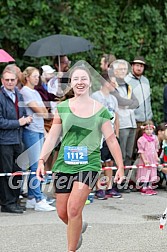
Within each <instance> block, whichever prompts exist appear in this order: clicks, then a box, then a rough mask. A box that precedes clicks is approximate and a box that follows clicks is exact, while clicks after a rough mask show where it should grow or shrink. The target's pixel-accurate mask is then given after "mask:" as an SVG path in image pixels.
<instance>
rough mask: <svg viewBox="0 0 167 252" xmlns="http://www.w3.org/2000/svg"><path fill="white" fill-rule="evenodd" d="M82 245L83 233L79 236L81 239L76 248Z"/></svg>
mask: <svg viewBox="0 0 167 252" xmlns="http://www.w3.org/2000/svg"><path fill="white" fill-rule="evenodd" d="M81 245H82V234H81V235H80V237H79V241H78V244H77V248H76V250H78V249H79V248H80V247H81Z"/></svg>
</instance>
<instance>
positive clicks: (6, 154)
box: [0, 67, 32, 213]
mask: <svg viewBox="0 0 167 252" xmlns="http://www.w3.org/2000/svg"><path fill="white" fill-rule="evenodd" d="M1 82H2V85H3V86H2V88H1V91H0V153H1V154H0V172H1V173H13V172H16V171H22V169H21V168H20V167H19V166H18V164H17V158H18V156H19V155H20V154H21V153H22V152H23V143H22V128H23V126H25V125H27V124H29V123H31V121H32V117H31V116H26V111H25V108H24V106H18V102H23V98H22V95H21V94H20V93H19V92H18V89H17V88H16V85H17V82H18V78H17V74H16V71H14V69H13V68H9V67H6V68H5V69H4V71H3V73H2V78H1ZM21 181H22V176H20V175H19V176H14V177H13V179H12V180H11V178H10V177H7V176H5V177H0V198H1V205H2V207H1V212H9V213H23V209H22V208H21V207H20V205H18V199H19V195H20V188H21V184H20V182H21ZM11 182H12V184H11ZM12 185H13V186H12ZM19 185H20V186H19ZM16 188H17V189H16Z"/></svg>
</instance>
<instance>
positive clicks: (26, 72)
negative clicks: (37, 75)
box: [21, 66, 39, 85]
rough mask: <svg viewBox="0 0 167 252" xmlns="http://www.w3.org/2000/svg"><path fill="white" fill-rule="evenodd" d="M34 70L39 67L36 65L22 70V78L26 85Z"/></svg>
mask: <svg viewBox="0 0 167 252" xmlns="http://www.w3.org/2000/svg"><path fill="white" fill-rule="evenodd" d="M34 71H38V72H39V69H38V68H36V67H31V66H29V67H27V68H26V69H25V70H24V71H23V72H22V78H21V82H22V83H23V84H24V85H25V84H26V83H27V77H29V76H30V75H31V74H32V73H33V72H34Z"/></svg>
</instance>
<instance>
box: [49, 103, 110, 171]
mask: <svg viewBox="0 0 167 252" xmlns="http://www.w3.org/2000/svg"><path fill="white" fill-rule="evenodd" d="M57 110H58V113H59V116H60V118H61V120H62V142H61V147H60V150H59V154H58V158H57V160H56V162H55V164H54V166H53V169H52V171H53V172H63V173H70V174H74V173H77V172H79V171H99V170H100V169H101V158H100V142H101V138H102V132H101V127H102V125H103V123H104V122H106V121H108V120H110V117H111V115H110V113H109V112H108V110H107V109H106V108H104V107H102V108H101V109H100V110H99V111H98V112H97V113H96V114H94V115H92V116H90V117H88V118H81V117H78V116H76V115H74V114H73V112H72V111H71V110H70V107H69V100H66V101H63V102H61V103H60V104H58V106H57Z"/></svg>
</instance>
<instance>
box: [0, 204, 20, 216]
mask: <svg viewBox="0 0 167 252" xmlns="http://www.w3.org/2000/svg"><path fill="white" fill-rule="evenodd" d="M1 212H3V213H17V214H22V213H23V209H21V208H19V207H17V205H9V206H2V207H1Z"/></svg>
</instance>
